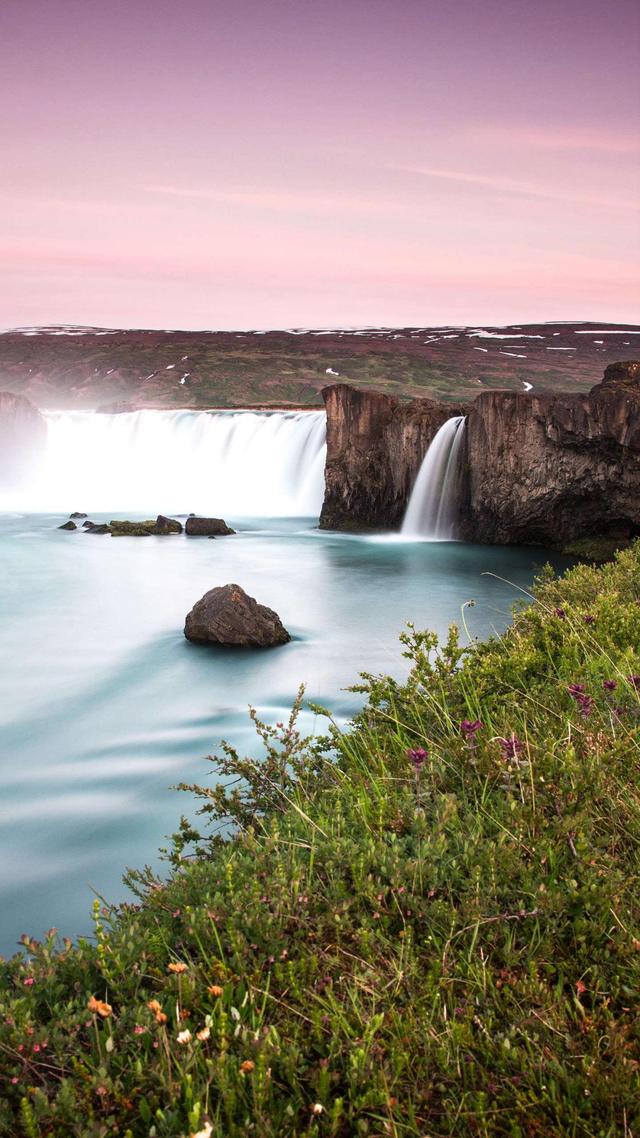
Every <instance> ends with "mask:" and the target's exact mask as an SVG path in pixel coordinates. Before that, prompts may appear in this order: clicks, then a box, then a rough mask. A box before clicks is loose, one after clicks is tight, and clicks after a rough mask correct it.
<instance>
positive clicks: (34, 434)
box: [0, 391, 47, 488]
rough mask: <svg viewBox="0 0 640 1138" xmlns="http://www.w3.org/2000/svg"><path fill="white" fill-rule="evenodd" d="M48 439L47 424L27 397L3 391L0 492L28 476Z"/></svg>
mask: <svg viewBox="0 0 640 1138" xmlns="http://www.w3.org/2000/svg"><path fill="white" fill-rule="evenodd" d="M46 437H47V424H46V423H45V421H44V419H43V417H42V415H41V414H40V412H39V411H38V410H37V408H36V407H34V406H33V403H31V402H30V401H29V400H28V399H27V398H26V397H25V396H24V395H15V394H14V393H13V392H12V391H0V488H2V487H3V486H15V485H18V484H19V483H20V482H22V481H23V480H24V478H25V477H26V476H27V474H28V472H29V469H30V467H31V466H32V464H33V462H34V459H35V458H36V457H37V455H38V454H39V453H40V451H41V449H42V447H43V446H44V443H45V440H46Z"/></svg>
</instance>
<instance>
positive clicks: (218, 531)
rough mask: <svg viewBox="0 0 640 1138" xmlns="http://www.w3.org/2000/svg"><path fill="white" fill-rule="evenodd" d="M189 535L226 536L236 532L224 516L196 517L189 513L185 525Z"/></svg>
mask: <svg viewBox="0 0 640 1138" xmlns="http://www.w3.org/2000/svg"><path fill="white" fill-rule="evenodd" d="M184 528H185V533H186V534H187V537H226V536H227V534H230V533H235V532H236V531H235V530H234V529H231V527H230V526H228V525H227V523H226V522H225V521H224V519H223V518H196V517H194V515H193V514H189V517H188V518H187V522H186V525H185V527H184Z"/></svg>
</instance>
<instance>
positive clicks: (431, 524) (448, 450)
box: [402, 415, 464, 541]
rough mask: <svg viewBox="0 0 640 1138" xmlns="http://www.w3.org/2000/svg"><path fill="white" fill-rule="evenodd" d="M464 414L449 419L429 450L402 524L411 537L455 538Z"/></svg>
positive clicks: (404, 530)
mask: <svg viewBox="0 0 640 1138" xmlns="http://www.w3.org/2000/svg"><path fill="white" fill-rule="evenodd" d="M463 439H464V415H456V416H455V417H454V418H453V419H447V422H446V423H444V425H443V426H442V427H440V430H439V431H438V433H437V434H436V436H435V438H434V439H433V442H432V443H431V446H430V447H429V449H428V451H427V453H426V455H425V456H424V459H423V461H422V466H421V467H420V470H419V471H418V477H417V478H416V481H415V485H414V487H413V490H412V491H411V497H410V499H409V505H408V506H407V512H406V514H405V516H404V521H403V523H402V533H403V534H406V535H408V536H420V537H427V538H430V539H431V540H432V541H446V540H447V539H450V538H452V537H454V536H455V535H454V528H455V523H456V512H457V505H458V501H457V489H458V474H459V458H460V448H461V446H462V441H463Z"/></svg>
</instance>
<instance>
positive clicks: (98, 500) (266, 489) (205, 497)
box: [0, 411, 326, 517]
mask: <svg viewBox="0 0 640 1138" xmlns="http://www.w3.org/2000/svg"><path fill="white" fill-rule="evenodd" d="M46 418H47V425H48V437H47V445H46V448H45V450H44V453H43V454H42V456H41V460H40V462H39V463H38V465H37V467H36V468H35V469H34V470H33V472H32V476H31V479H30V481H29V484H28V485H27V486H25V487H24V489H23V490H22V491H21V492H20V493H19V494H17V493H16V494H12V495H11V499H10V500H8V501H7V500H3V501H2V502H0V508H5V509H19V510H28V511H38V512H48V511H70V510H75V509H80V510H86V511H87V512H91V511H93V512H95V513H99V512H105V511H106V512H111V513H112V514H113V515H114V516H116V515H117V514H118V513H125V516H126V511H128V512H130V513H134V512H138V513H139V512H147V513H149V514H154V513H158V512H161V513H189V512H194V513H209V514H213V515H215V516H224V515H227V514H228V515H229V516H231V517H284V516H290V517H317V516H318V514H319V513H320V508H321V506H322V497H323V493H324V463H325V453H326V446H325V436H326V420H325V414H324V412H323V411H271V412H254V411H219V412H210V411H134V412H125V413H123V414H119V415H108V414H102V413H99V412H87V411H60V412H51V413H49V414H47V416H46Z"/></svg>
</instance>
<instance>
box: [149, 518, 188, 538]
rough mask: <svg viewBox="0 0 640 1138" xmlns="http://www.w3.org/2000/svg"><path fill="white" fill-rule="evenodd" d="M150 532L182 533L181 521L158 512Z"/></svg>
mask: <svg viewBox="0 0 640 1138" xmlns="http://www.w3.org/2000/svg"><path fill="white" fill-rule="evenodd" d="M152 533H182V523H181V522H177V521H176V520H175V518H165V516H164V514H158V516H157V518H156V520H155V523H154V526H153V530H152Z"/></svg>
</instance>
